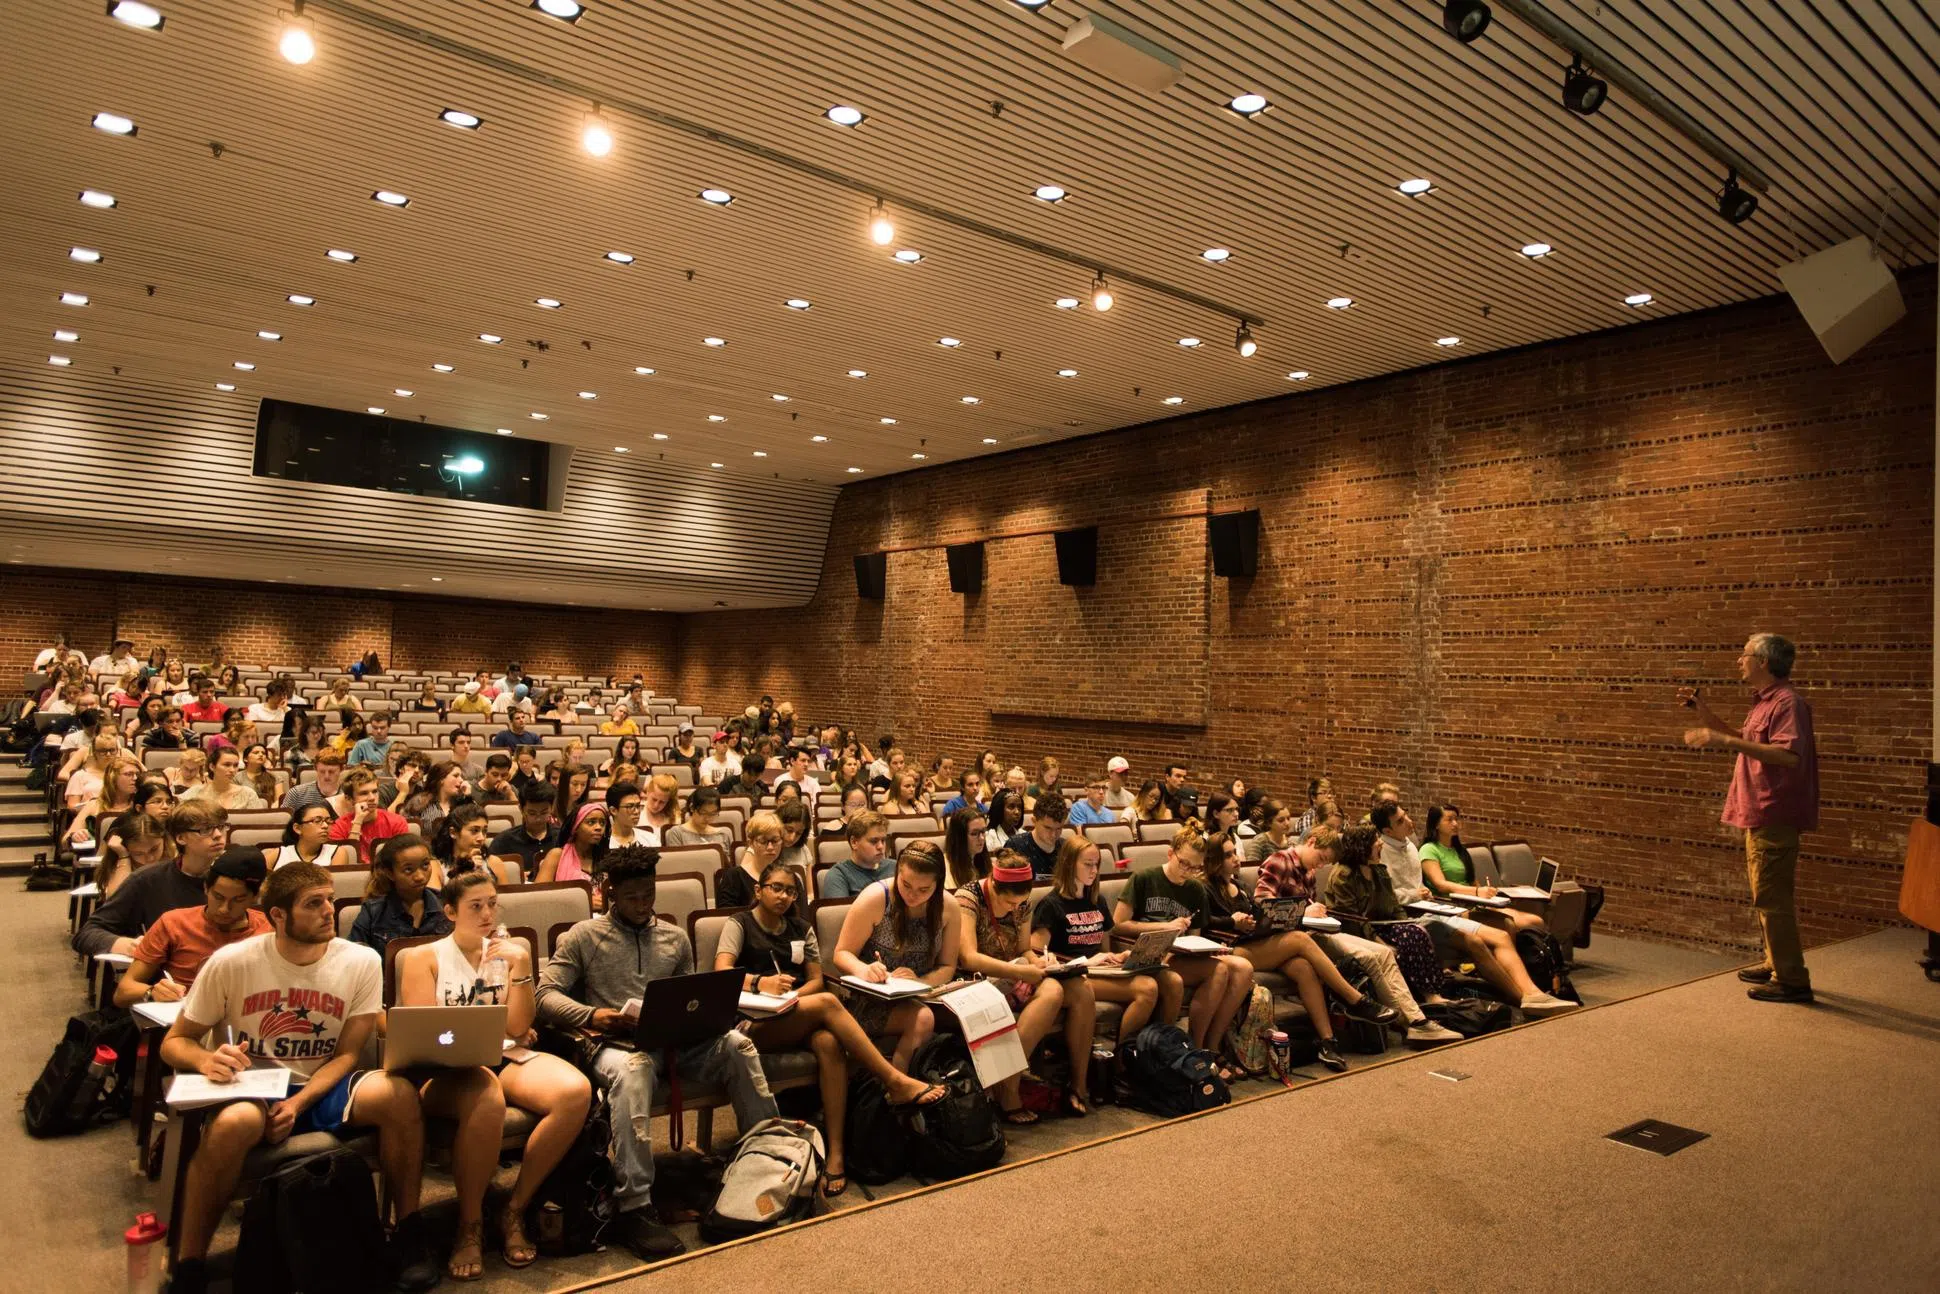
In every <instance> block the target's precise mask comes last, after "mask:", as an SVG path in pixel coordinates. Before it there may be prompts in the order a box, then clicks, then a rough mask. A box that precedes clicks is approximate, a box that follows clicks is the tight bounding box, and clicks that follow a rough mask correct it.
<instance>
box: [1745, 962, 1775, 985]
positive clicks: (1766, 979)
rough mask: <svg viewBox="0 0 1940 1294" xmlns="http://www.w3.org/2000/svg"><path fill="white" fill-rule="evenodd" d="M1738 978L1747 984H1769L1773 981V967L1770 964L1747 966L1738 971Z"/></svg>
mask: <svg viewBox="0 0 1940 1294" xmlns="http://www.w3.org/2000/svg"><path fill="white" fill-rule="evenodd" d="M1738 978H1739V979H1741V980H1743V981H1744V982H1745V983H1747V984H1769V983H1771V982H1772V968H1771V967H1769V966H1747V967H1745V968H1744V969H1743V970H1741V971H1739V972H1738Z"/></svg>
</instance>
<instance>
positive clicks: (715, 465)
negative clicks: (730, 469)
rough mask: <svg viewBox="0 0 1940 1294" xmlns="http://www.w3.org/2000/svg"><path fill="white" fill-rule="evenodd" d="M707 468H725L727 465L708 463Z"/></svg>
mask: <svg viewBox="0 0 1940 1294" xmlns="http://www.w3.org/2000/svg"><path fill="white" fill-rule="evenodd" d="M708 466H709V467H726V466H727V464H726V463H709V464H708Z"/></svg>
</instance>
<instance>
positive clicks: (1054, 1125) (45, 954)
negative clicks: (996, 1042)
mask: <svg viewBox="0 0 1940 1294" xmlns="http://www.w3.org/2000/svg"><path fill="white" fill-rule="evenodd" d="M65 907H66V897H65V896H64V895H54V894H26V893H23V892H21V891H19V890H18V889H15V888H12V887H11V886H9V887H8V888H7V889H6V890H4V891H0V926H4V928H6V929H8V930H11V931H16V932H18V933H17V934H16V936H15V937H14V938H12V939H9V940H7V941H4V942H0V982H4V983H5V984H7V985H8V992H7V995H6V996H7V1001H8V1012H7V1016H8V1020H9V1022H10V1023H11V1025H12V1032H13V1034H14V1036H15V1038H16V1040H17V1045H16V1046H15V1047H14V1048H12V1049H10V1050H9V1052H8V1053H7V1054H6V1056H5V1057H4V1059H0V1078H3V1080H4V1084H5V1090H8V1091H11V1092H12V1093H14V1104H15V1107H16V1108H18V1105H19V1102H20V1099H21V1098H22V1097H24V1095H25V1093H26V1090H27V1088H28V1087H29V1086H30V1085H31V1084H32V1082H33V1080H34V1077H35V1076H36V1075H37V1074H38V1073H39V1071H40V1067H41V1065H42V1063H43V1062H44V1061H45V1059H46V1056H47V1053H48V1052H49V1051H50V1050H51V1049H52V1047H53V1045H54V1042H55V1040H56V1039H57V1038H58V1037H59V1034H60V1030H61V1028H62V1025H63V1024H64V1022H65V1021H66V1019H67V1017H68V1016H69V1015H70V1014H73V1013H74V1012H76V1011H79V1010H82V1009H84V1008H85V1003H84V1002H83V1000H82V984H81V979H80V976H79V974H78V972H77V970H76V960H75V958H74V957H73V955H72V954H71V953H69V952H68V951H67V950H66V945H65V930H66V923H65V918H64V912H65ZM1579 959H1580V960H1579V964H1578V966H1577V968H1576V971H1575V978H1576V981H1577V984H1578V986H1579V987H1580V988H1581V990H1582V991H1583V994H1584V996H1585V998H1586V1000H1588V1001H1589V1002H1591V1003H1592V1004H1596V1003H1604V1002H1612V1001H1617V1000H1620V999H1623V998H1627V997H1632V996H1635V995H1637V994H1640V993H1647V992H1649V991H1651V990H1653V989H1656V988H1660V987H1662V986H1664V985H1667V984H1675V983H1680V982H1684V981H1687V980H1690V979H1692V978H1694V977H1697V976H1702V975H1707V974H1712V973H1714V972H1716V971H1718V970H1719V969H1721V968H1722V967H1725V966H1728V965H1730V964H1731V963H1730V962H1729V961H1728V960H1727V959H1724V958H1720V957H1717V956H1713V955H1710V954H1706V953H1700V952H1693V951H1689V950H1685V949H1679V948H1672V947H1667V946H1663V945H1657V944H1649V943H1644V942H1641V941H1636V940H1618V939H1607V938H1604V937H1599V938H1598V939H1597V940H1596V942H1595V945H1594V946H1593V947H1592V948H1590V949H1589V950H1587V951H1585V952H1582V953H1580V954H1579ZM1562 1023H1564V1021H1561V1020H1559V1021H1552V1022H1550V1023H1549V1024H1546V1025H1544V1026H1543V1027H1542V1029H1541V1030H1532V1031H1528V1034H1527V1035H1518V1036H1533V1037H1535V1038H1537V1039H1542V1038H1546V1037H1550V1036H1551V1035H1550V1034H1549V1032H1548V1031H1549V1030H1551V1029H1553V1028H1554V1027H1555V1026H1557V1025H1560V1024H1562ZM1460 1050H1461V1052H1462V1054H1464V1055H1466V1054H1468V1053H1469V1052H1472V1051H1473V1050H1474V1049H1473V1048H1462V1049H1460ZM1537 1050H1538V1052H1539V1053H1540V1052H1541V1051H1542V1050H1543V1048H1542V1047H1540V1046H1539V1047H1538V1048H1537ZM1409 1054H1411V1053H1406V1052H1401V1051H1398V1050H1395V1051H1390V1052H1389V1053H1388V1055H1387V1056H1386V1057H1363V1056H1353V1057H1350V1059H1351V1060H1352V1061H1353V1063H1354V1065H1355V1067H1356V1069H1357V1070H1360V1069H1364V1068H1366V1067H1368V1066H1369V1065H1372V1064H1375V1063H1377V1062H1381V1061H1385V1060H1390V1059H1393V1058H1395V1057H1398V1056H1406V1055H1409ZM1443 1054H1452V1053H1450V1052H1449V1051H1448V1049H1444V1050H1443ZM1430 1067H1432V1066H1430ZM1465 1067H1466V1062H1465ZM1304 1072H1305V1073H1309V1074H1311V1075H1313V1076H1314V1077H1316V1078H1318V1077H1319V1076H1320V1075H1321V1074H1322V1073H1323V1072H1324V1071H1321V1070H1319V1069H1318V1068H1317V1067H1316V1068H1313V1069H1311V1070H1309V1071H1304ZM1349 1077H1350V1078H1352V1079H1353V1082H1354V1085H1355V1086H1359V1085H1360V1084H1362V1083H1364V1082H1367V1081H1369V1080H1370V1079H1373V1078H1375V1077H1377V1076H1376V1075H1372V1074H1369V1075H1360V1074H1354V1075H1350V1076H1349ZM1559 1077H1560V1076H1559ZM1442 1086H1446V1085H1445V1084H1442ZM1465 1086H1466V1085H1465ZM1336 1087H1338V1084H1323V1085H1321V1086H1320V1087H1317V1088H1303V1089H1301V1090H1302V1091H1303V1092H1314V1093H1319V1092H1323V1091H1327V1090H1332V1089H1334V1088H1336ZM1279 1090H1282V1089H1269V1088H1268V1087H1267V1086H1266V1085H1264V1084H1259V1083H1249V1084H1242V1085H1240V1086H1239V1087H1238V1088H1237V1089H1236V1095H1238V1096H1239V1097H1241V1098H1245V1097H1248V1096H1253V1095H1257V1094H1261V1093H1265V1092H1268V1091H1279ZM1276 1104H1277V1103H1276ZM1242 1116H1243V1112H1242V1111H1231V1112H1227V1113H1226V1114H1224V1115H1222V1118H1238V1117H1242ZM1246 1117H1250V1116H1246ZM1154 1122H1155V1121H1154V1120H1153V1119H1151V1118H1150V1117H1148V1116H1145V1115H1142V1114H1138V1113H1136V1112H1133V1111H1129V1110H1122V1109H1116V1108H1113V1107H1110V1106H1104V1107H1101V1108H1099V1109H1098V1110H1097V1111H1096V1112H1095V1113H1094V1115H1093V1116H1092V1117H1091V1118H1088V1119H1084V1120H1059V1121H1052V1122H1047V1123H1045V1124H1043V1125H1040V1126H1039V1127H1036V1128H1031V1129H1024V1130H1019V1131H1017V1132H1016V1134H1015V1135H1014V1136H1013V1138H1012V1151H1011V1161H1012V1162H1018V1161H1022V1160H1027V1159H1030V1158H1033V1157H1037V1156H1043V1155H1047V1154H1053V1153H1055V1152H1058V1151H1061V1150H1064V1149H1067V1148H1069V1147H1073V1146H1079V1145H1085V1144H1088V1143H1090V1142H1093V1141H1096V1140H1098V1139H1100V1138H1106V1137H1110V1136H1113V1135H1114V1134H1120V1133H1125V1132H1130V1131H1134V1130H1136V1129H1140V1128H1144V1127H1147V1126H1150V1125H1152V1124H1153V1123H1154ZM1190 1126H1193V1127H1198V1126H1200V1125H1198V1124H1194V1125H1190ZM716 1132H717V1140H718V1141H720V1142H721V1143H722V1144H728V1143H729V1141H730V1139H731V1138H732V1136H733V1135H734V1128H733V1119H732V1116H731V1114H730V1113H728V1112H726V1111H722V1112H721V1114H720V1115H719V1116H718V1122H717V1128H716ZM1166 1135H1173V1134H1171V1133H1169V1132H1168V1133H1167V1134H1166ZM1235 1135H1240V1134H1238V1132H1237V1129H1236V1128H1230V1126H1225V1127H1222V1130H1221V1131H1220V1132H1219V1133H1218V1135H1217V1136H1216V1138H1215V1142H1214V1143H1213V1145H1212V1146H1209V1147H1207V1148H1205V1149H1203V1150H1193V1151H1188V1152H1186V1153H1193V1154H1196V1153H1204V1154H1207V1155H1211V1156H1218V1155H1220V1154H1221V1153H1222V1150H1221V1149H1220V1148H1223V1147H1225V1146H1227V1145H1231V1144H1238V1143H1237V1142H1234V1141H1232V1140H1231V1138H1232V1137H1233V1136H1235ZM1243 1135H1244V1136H1245V1138H1246V1139H1247V1140H1251V1138H1252V1137H1253V1136H1255V1135H1259V1134H1257V1133H1256V1132H1248V1133H1245V1134H1243ZM1279 1135H1284V1134H1279ZM690 1136H691V1132H690ZM1115 1144H1118V1145H1122V1144H1124V1143H1115ZM1097 1153H1122V1152H1118V1151H1114V1148H1113V1147H1112V1146H1107V1147H1103V1148H1101V1151H1097V1152H1094V1151H1088V1152H1086V1154H1085V1155H1084V1156H1081V1157H1080V1162H1090V1161H1091V1159H1092V1157H1093V1155H1094V1154H1097ZM1168 1153H1170V1152H1168ZM1627 1153H1635V1152H1627ZM0 1154H3V1155H4V1156H5V1162H6V1163H7V1164H9V1165H10V1167H11V1168H12V1170H13V1173H12V1176H13V1179H14V1180H15V1181H16V1182H21V1183H31V1184H32V1188H31V1189H30V1190H24V1191H18V1192H17V1193H16V1196H15V1200H14V1203H13V1209H14V1212H13V1219H14V1225H13V1226H12V1227H11V1228H9V1230H10V1234H11V1238H12V1240H13V1242H14V1243H13V1246H12V1252H11V1253H10V1255H9V1260H8V1263H7V1265H6V1268H5V1274H4V1275H0V1290H5V1289H13V1288H19V1289H110V1288H115V1287H118V1285H119V1284H120V1282H121V1279H122V1278H121V1272H122V1266H123V1259H122V1244H121V1232H122V1230H123V1229H124V1228H125V1227H127V1226H128V1225H129V1223H130V1222H131V1221H132V1220H133V1217H134V1215H135V1214H136V1213H137V1212H138V1211H140V1210H142V1209H144V1208H150V1207H153V1206H154V1201H155V1199H156V1192H155V1189H154V1188H153V1187H152V1186H150V1185H149V1184H148V1183H146V1182H145V1181H143V1180H141V1179H140V1178H138V1177H136V1176H135V1175H134V1173H133V1171H132V1161H133V1155H134V1146H133V1138H132V1135H131V1133H130V1130H129V1128H128V1126H127V1125H126V1124H121V1125H117V1126H115V1127H113V1128H107V1129H103V1130H101V1131H98V1132H94V1133H90V1134H87V1135H85V1136H81V1137H73V1138H65V1139H60V1140H54V1141H35V1140H32V1139H31V1138H29V1137H27V1136H26V1135H25V1133H24V1132H23V1131H22V1129H21V1125H20V1122H19V1120H18V1119H17V1118H16V1119H9V1120H7V1121H5V1123H4V1124H0ZM1086 1171H1087V1173H1089V1172H1090V1171H1091V1170H1086ZM1097 1171H1100V1172H1103V1171H1107V1170H1105V1169H1104V1168H1103V1167H1102V1165H1101V1167H1100V1168H1099V1169H1098V1170H1097ZM507 1179H509V1173H508V1174H506V1176H505V1177H504V1178H502V1179H501V1180H507ZM996 1180H1002V1181H1012V1180H1014V1179H1011V1178H1009V1177H1008V1176H1006V1177H1002V1178H999V1179H996ZM1094 1180H1095V1179H1094ZM917 1189H918V1184H917V1183H916V1182H913V1181H904V1182H898V1183H893V1184H891V1185H890V1186H888V1187H884V1188H878V1189H877V1190H876V1192H875V1193H876V1195H877V1196H878V1198H886V1197H890V1196H895V1195H900V1194H904V1193H908V1192H912V1191H915V1190H917ZM962 1189H966V1190H977V1189H984V1188H982V1187H981V1186H980V1185H979V1184H978V1183H969V1184H966V1185H965V1186H964V1187H963V1188H962ZM1088 1189H1095V1187H1093V1188H1088ZM1113 1189H1114V1190H1117V1189H1119V1188H1118V1187H1116V1186H1115V1187H1114V1188H1113ZM426 1196H427V1201H428V1203H431V1206H432V1208H433V1215H434V1219H435V1217H436V1215H437V1212H438V1211H439V1209H440V1207H448V1205H443V1206H441V1204H440V1203H439V1202H443V1201H448V1199H449V1189H448V1183H447V1181H446V1179H444V1178H442V1177H441V1176H439V1175H437V1174H435V1173H434V1174H433V1175H432V1176H431V1177H430V1178H428V1179H427V1191H426ZM931 1198H933V1197H923V1199H918V1200H914V1201H911V1202H910V1204H911V1206H913V1207H928V1206H926V1205H925V1200H927V1199H931ZM966 1203H967V1200H966ZM834 1204H835V1206H836V1207H835V1213H836V1214H838V1215H839V1214H843V1213H848V1212H852V1211H855V1210H857V1209H862V1210H863V1212H862V1214H861V1216H859V1217H858V1218H857V1219H856V1220H855V1222H854V1223H853V1224H851V1223H849V1222H847V1221H846V1220H845V1221H843V1222H842V1224H841V1225H842V1226H843V1227H844V1228H847V1227H848V1226H850V1225H855V1226H858V1227H861V1228H863V1230H862V1231H861V1233H860V1234H861V1235H862V1236H864V1237H865V1238H864V1239H861V1240H858V1241H856V1242H855V1243H860V1244H863V1245H867V1246H870V1247H871V1248H872V1249H873V1247H874V1246H877V1245H881V1246H882V1249H881V1250H880V1252H882V1253H885V1254H887V1253H892V1252H894V1250H895V1248H896V1246H897V1245H898V1244H900V1241H899V1240H897V1239H896V1238H895V1237H894V1236H893V1235H878V1234H876V1233H874V1232H873V1231H872V1230H870V1228H873V1227H875V1226H879V1225H880V1224H881V1221H882V1220H884V1219H887V1218H893V1217H895V1216H896V1214H894V1213H890V1212H885V1211H883V1210H881V1209H874V1208H865V1207H864V1206H866V1205H867V1204H868V1201H867V1200H866V1199H865V1198H864V1197H863V1195H862V1192H861V1190H860V1188H859V1187H856V1186H851V1187H850V1189H849V1192H848V1194H847V1195H846V1196H844V1197H842V1198H841V1199H839V1200H837V1201H835V1202H834ZM896 1207H897V1208H902V1207H904V1206H902V1205H898V1206H896ZM953 1207H954V1206H953ZM1025 1211H1026V1212H1029V1210H1025ZM1114 1212H1116V1209H1114ZM1101 1216H1103V1215H1101ZM830 1225H833V1224H830ZM898 1225H900V1224H898ZM1086 1225H1089V1224H1086ZM949 1229H950V1228H949V1226H948V1225H947V1224H946V1225H945V1226H944V1227H943V1230H944V1231H946V1232H947V1231H948V1230H949ZM682 1230H683V1234H684V1235H685V1236H686V1237H687V1239H688V1240H689V1242H690V1243H694V1242H695V1241H696V1237H695V1235H694V1232H693V1229H692V1228H691V1227H686V1228H683V1229H682ZM233 1240H234V1227H233V1225H231V1226H228V1227H226V1228H225V1235H223V1236H220V1237H218V1240H217V1250H218V1253H219V1254H220V1252H221V1251H222V1250H223V1249H224V1248H226V1247H227V1246H229V1245H232V1244H233ZM770 1243H784V1244H793V1243H799V1242H798V1241H795V1240H793V1239H791V1238H790V1237H786V1236H784V1237H776V1238H771V1240H770ZM735 1252H737V1253H738V1252H739V1251H735ZM723 1258H724V1259H727V1260H730V1261H744V1260H741V1259H736V1258H734V1256H733V1254H725V1255H723ZM710 1261H711V1260H710ZM636 1270H639V1263H638V1262H637V1260H636V1259H634V1258H633V1256H632V1255H631V1254H628V1253H626V1252H625V1251H612V1252H607V1253H601V1254H593V1255H586V1256H583V1257H580V1258H575V1259H571V1260H563V1261H558V1262H543V1263H540V1264H538V1265H536V1266H534V1267H532V1268H528V1269H526V1270H525V1271H522V1272H513V1271H510V1270H507V1269H506V1268H504V1267H503V1266H502V1265H500V1264H499V1263H497V1262H496V1260H493V1261H491V1262H490V1263H489V1264H488V1266H487V1279H486V1280H485V1281H484V1282H483V1284H482V1286H481V1288H484V1289H486V1290H493V1291H513V1290H518V1291H528V1290H545V1289H554V1288H559V1287H561V1286H568V1285H572V1284H574V1283H576V1282H582V1281H587V1280H593V1279H597V1278H600V1277H602V1276H610V1275H618V1274H623V1273H627V1272H630V1271H636ZM705 1270H706V1264H702V1265H701V1266H699V1267H695V1266H683V1267H682V1268H681V1269H680V1273H681V1276H682V1278H683V1279H687V1278H692V1277H693V1276H695V1275H696V1274H697V1273H699V1272H702V1271H705ZM946 1283H947V1282H946Z"/></svg>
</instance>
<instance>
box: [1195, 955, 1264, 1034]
mask: <svg viewBox="0 0 1940 1294" xmlns="http://www.w3.org/2000/svg"><path fill="white" fill-rule="evenodd" d="M1219 960H1220V961H1221V962H1223V963H1225V966H1226V995H1225V996H1224V997H1223V998H1221V999H1220V1001H1219V1003H1218V1005H1217V1006H1216V1007H1215V1008H1214V1010H1213V1014H1212V1019H1211V1020H1210V1021H1208V1022H1207V1023H1208V1025H1209V1028H1208V1029H1207V1031H1206V1035H1207V1037H1209V1038H1211V1039H1212V1040H1213V1041H1214V1042H1217V1041H1219V1040H1220V1039H1221V1038H1224V1037H1225V1036H1226V1031H1227V1030H1228V1029H1230V1028H1232V1027H1233V1018H1234V1017H1235V1016H1237V1015H1238V1014H1239V1012H1240V1009H1241V1008H1242V1007H1244V1006H1245V1005H1246V999H1247V998H1249V997H1251V996H1252V995H1253V967H1252V965H1251V964H1250V963H1249V962H1248V961H1247V960H1246V959H1245V958H1244V957H1235V956H1233V955H1231V954H1230V953H1229V954H1227V955H1226V956H1224V957H1221V958H1220V959H1219ZM1201 1045H1202V1046H1203V1045H1204V1044H1201Z"/></svg>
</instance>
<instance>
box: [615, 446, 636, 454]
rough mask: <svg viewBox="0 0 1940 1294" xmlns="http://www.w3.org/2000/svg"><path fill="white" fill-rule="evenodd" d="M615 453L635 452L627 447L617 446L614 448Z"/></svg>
mask: <svg viewBox="0 0 1940 1294" xmlns="http://www.w3.org/2000/svg"><path fill="white" fill-rule="evenodd" d="M613 452H614V453H616V454H630V453H632V452H633V451H632V450H630V449H628V448H627V447H626V446H625V445H615V446H613Z"/></svg>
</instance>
